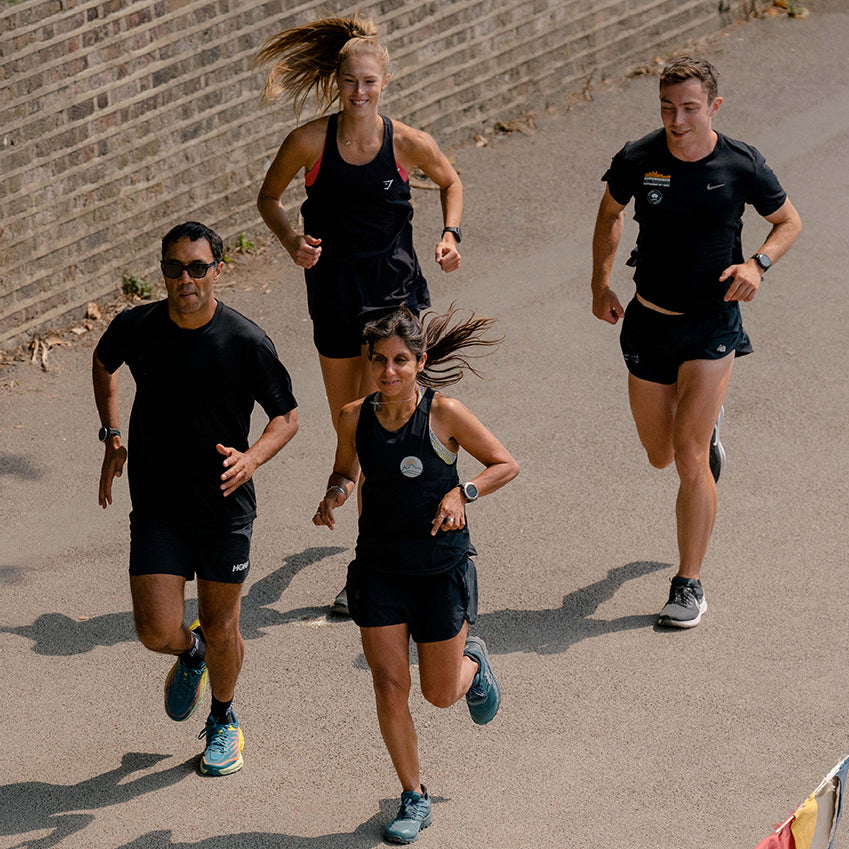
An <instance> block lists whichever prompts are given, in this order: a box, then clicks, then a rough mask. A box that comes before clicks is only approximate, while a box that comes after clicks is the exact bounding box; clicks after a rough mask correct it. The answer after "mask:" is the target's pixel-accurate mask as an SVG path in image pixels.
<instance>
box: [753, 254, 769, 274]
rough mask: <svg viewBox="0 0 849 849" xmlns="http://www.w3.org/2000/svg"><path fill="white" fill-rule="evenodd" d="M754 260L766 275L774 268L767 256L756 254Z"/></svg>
mask: <svg viewBox="0 0 849 849" xmlns="http://www.w3.org/2000/svg"><path fill="white" fill-rule="evenodd" d="M752 259H753V260H754V261H755V262H756V263H757V264H758V268H760V270H761V271H763V272H764V273H766V272H767V271H769V270H770V268H772V260H771V259H770V258H769V257H768V256H767V255H766V254H755V255H754V256H753V257H752Z"/></svg>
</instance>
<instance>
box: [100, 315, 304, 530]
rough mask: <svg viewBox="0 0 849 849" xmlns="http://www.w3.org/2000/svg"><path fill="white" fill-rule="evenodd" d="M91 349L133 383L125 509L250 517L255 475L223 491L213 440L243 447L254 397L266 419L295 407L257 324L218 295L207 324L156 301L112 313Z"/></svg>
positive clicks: (209, 522) (220, 518)
mask: <svg viewBox="0 0 849 849" xmlns="http://www.w3.org/2000/svg"><path fill="white" fill-rule="evenodd" d="M96 353H97V356H98V358H99V359H100V362H101V363H103V365H104V367H105V368H106V370H107V371H109V372H110V373H113V372H115V371H116V370H117V369H118V368H119V367H120V365H121V364H122V363H127V365H128V366H129V368H130V371H131V372H132V375H133V378H134V380H135V382H136V397H135V401H134V402H133V410H132V414H131V416H130V429H129V435H128V451H129V454H128V461H127V467H128V469H127V473H128V476H129V482H130V498H131V500H132V504H133V512H134V513H135V514H138V515H140V516H145V517H150V518H155V519H162V520H166V521H171V522H176V523H179V524H180V525H182V526H184V527H191V528H213V527H214V528H226V527H237V526H239V525H243V524H245V523H246V522H249V521H250V520H251V519H253V518H254V517H255V516H256V495H255V493H254V485H253V481H248V482H247V483H246V484H243V485H242V486H240V487H239V488H238V489H237V490H235V491H234V492H233V493H232V494H230V495H228V496H227V497H226V498H225V497H224V496H223V495H222V492H221V489H220V486H221V475H222V474H223V472H224V467H223V465H222V463H223V461H224V459H225V458H224V456H223V455H221V454H219V453H218V451H217V450H216V448H215V446H216V444H217V443H220V444H221V445H224V446H225V447H228V448H235V449H237V450H238V451H245V450H247V448H248V434H249V431H250V419H251V411H252V410H253V406H254V402H255V401H258V402H259V404H260V405H261V406H262V408H263V410H265V412H266V414H267V415H268V417H269V418H270V419H271V418H274V417H275V416H280V415H285V414H286V413H288V412H289V411H290V410H293V409H294V408H295V407H296V406H297V404H296V402H295V398H294V396H293V395H292V383H291V380H290V379H289V374H288V372H287V371H286V369H285V368H284V366H283V365H282V363H281V362H280V360H279V359H278V358H277V352H276V350H275V349H274V345H273V344H272V342H271V340H270V339H269V338H268V336H266V334H265V332H264V331H263V330H262V329H261V328H260V327H258V326H257V325H256V324H254V323H253V322H252V321H250V320H249V319H247V318H245V317H244V316H243V315H241V314H240V313H238V312H236V310H234V309H231V308H230V307H227V306H225V305H224V304H222V303H221V302H220V301H219V302H218V304H217V306H216V308H215V313H214V315H213V317H212V319H211V320H210V321H209V322H208V323H207V324H205V325H204V326H203V327H199V328H197V329H194V330H186V329H183V328H181V327H178V326H177V325H176V324H175V323H174V322H173V321H171V319H170V318H169V316H168V303H167V301H158V302H157V303H154V304H145V305H143V306H138V307H135V308H133V309H128V310H125V311H124V312H122V313H121V314H120V315H117V316H115V318H114V319H113V320H112V322H111V324H110V325H109V327H108V328H107V329H106V331H105V333H104V334H103V336H102V337H101V339H100V342H99V343H98V345H97V351H96Z"/></svg>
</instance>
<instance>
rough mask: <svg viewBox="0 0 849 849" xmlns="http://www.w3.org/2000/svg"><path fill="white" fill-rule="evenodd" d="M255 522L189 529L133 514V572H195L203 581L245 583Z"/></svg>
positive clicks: (191, 575) (190, 575)
mask: <svg viewBox="0 0 849 849" xmlns="http://www.w3.org/2000/svg"><path fill="white" fill-rule="evenodd" d="M252 527H253V522H248V524H246V525H243V526H242V527H238V528H224V529H222V530H216V531H197V530H187V529H184V528H181V527H178V526H176V525H172V524H170V523H168V522H162V521H158V520H156V519H148V518H143V517H141V516H136V515H134V514H133V513H131V514H130V574H131V575H179V576H181V577H183V578H185V579H186V580H187V581H192V580H194V577H195V575H197V576H198V578H200V579H201V580H203V581H218V582H220V583H223V584H241V583H243V582H244V580H245V578H246V577H247V576H248V572H249V571H250V568H251V564H250V554H251V531H252Z"/></svg>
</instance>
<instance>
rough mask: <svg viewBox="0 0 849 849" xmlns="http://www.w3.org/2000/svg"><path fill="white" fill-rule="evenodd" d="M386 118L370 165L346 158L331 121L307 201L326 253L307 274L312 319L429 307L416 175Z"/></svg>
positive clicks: (334, 118) (305, 208) (307, 215)
mask: <svg viewBox="0 0 849 849" xmlns="http://www.w3.org/2000/svg"><path fill="white" fill-rule="evenodd" d="M381 117H382V120H383V144H382V145H381V147H380V151H379V152H378V154H377V156H375V158H374V159H372V161H371V162H368V163H366V164H365V165H350V164H349V163H347V162H345V160H344V159H342V157H341V155H340V154H339V148H338V145H337V143H336V130H337V125H338V121H339V116H338V114H335V115H331V116H330V118H329V119H328V121H327V135H326V137H325V142H324V152H323V153H322V157H321V162H320V165H319V170H318V176H317V177H316V178H315V181H314V182H313V183H312V185H309V186H307V187H306V193H307V199H306V201H304V203H303V205H302V206H301V213H302V215H303V217H304V232H306V233H308V234H309V235H311V236H315V237H316V238H319V239H321V258H320V259H319V261H318V262H317V263H316V265H315V266H313V268H309V269H306V271H305V276H306V281H307V292H308V298H309V306H310V315H312V316H313V318H320V317H322V316H340V315H341V316H347V317H349V318H354V317H356V316H359V315H362V314H364V313H368V312H370V311H372V310H377V309H386V308H391V307H399V306H401V305H403V304H407V305H408V306H409V307H410V308H411V309H421V308H423V307H427V306H430V296H429V294H428V291H427V282H426V281H425V278H424V275H423V274H422V271H421V268H420V266H419V262H418V259H417V258H416V253H415V250H414V248H413V226H412V220H413V207H412V204H411V203H410V184H409V180H408V179H406V178H405V177H402V175H401V173H400V172H399V168H398V164H397V163H396V161H395V149H394V147H393V129H392V121H391V120H390V119H389V118H386V117H385V116H381Z"/></svg>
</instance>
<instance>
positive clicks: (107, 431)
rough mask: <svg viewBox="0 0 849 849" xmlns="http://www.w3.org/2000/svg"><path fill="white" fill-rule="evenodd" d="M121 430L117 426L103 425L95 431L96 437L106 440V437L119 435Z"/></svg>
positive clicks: (110, 437)
mask: <svg viewBox="0 0 849 849" xmlns="http://www.w3.org/2000/svg"><path fill="white" fill-rule="evenodd" d="M120 435H121V431H120V430H118V428H117V427H106V426H105V425H104V426H103V427H102V428H100V430H99V431H97V438H98V439H99V440H100V441H101V442H106V440H107V439H112V437H113V436H120Z"/></svg>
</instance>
